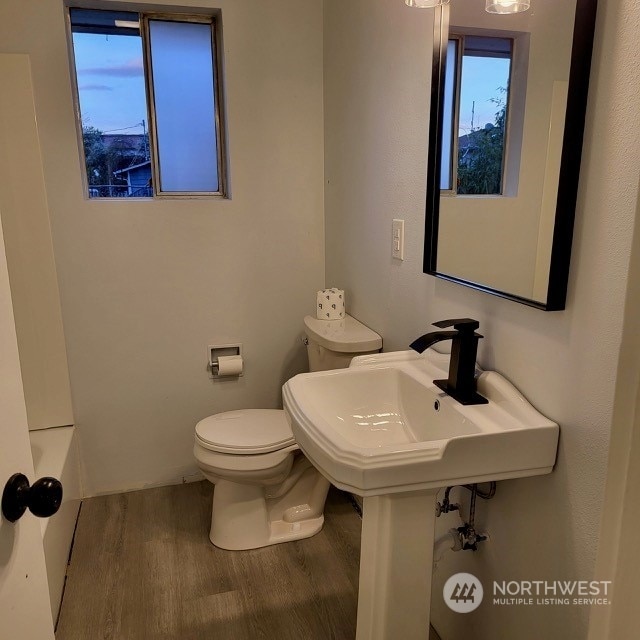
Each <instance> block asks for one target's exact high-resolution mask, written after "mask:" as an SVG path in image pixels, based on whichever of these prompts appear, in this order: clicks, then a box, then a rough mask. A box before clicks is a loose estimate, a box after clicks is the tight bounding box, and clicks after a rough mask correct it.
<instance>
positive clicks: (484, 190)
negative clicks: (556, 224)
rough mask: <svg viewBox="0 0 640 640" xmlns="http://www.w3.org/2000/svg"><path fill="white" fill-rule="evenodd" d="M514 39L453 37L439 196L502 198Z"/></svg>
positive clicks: (447, 67) (448, 61) (449, 48)
mask: <svg viewBox="0 0 640 640" xmlns="http://www.w3.org/2000/svg"><path fill="white" fill-rule="evenodd" d="M512 57H513V40H512V39H511V38H505V37H493V36H477V35H465V34H459V35H458V34H455V35H454V34H452V35H450V37H449V42H448V44H447V54H446V61H445V74H444V78H445V84H444V109H443V135H442V141H443V142H442V153H441V158H442V167H441V173H440V189H441V192H442V193H443V195H473V196H478V195H480V196H483V195H493V196H499V195H502V193H503V182H504V181H503V176H504V166H505V162H504V161H505V155H506V142H507V135H506V134H507V130H508V116H509V102H510V100H509V97H510V84H511V83H510V75H511V66H512V65H511V61H512Z"/></svg>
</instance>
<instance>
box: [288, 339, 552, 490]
mask: <svg viewBox="0 0 640 640" xmlns="http://www.w3.org/2000/svg"><path fill="white" fill-rule="evenodd" d="M442 364H443V363H442V356H441V355H440V354H437V353H435V352H433V351H427V352H426V354H425V356H418V355H417V354H416V355H415V356H410V355H408V354H406V353H405V352H398V353H397V354H384V355H382V356H378V357H375V356H369V357H367V358H366V359H364V362H363V361H362V360H360V362H358V361H356V362H355V363H354V366H352V367H350V368H349V369H339V370H335V371H322V372H317V373H308V374H302V375H298V376H295V377H294V378H292V379H291V380H289V381H288V382H287V383H286V384H285V386H284V390H283V393H284V407H285V410H286V412H287V414H288V416H289V418H290V422H291V428H292V430H293V434H294V436H295V438H296V441H297V442H298V444H299V445H300V448H301V449H302V450H303V451H304V452H305V454H306V455H307V457H308V458H309V459H310V460H311V461H312V462H313V464H314V465H315V466H316V467H317V468H318V469H319V470H320V471H321V472H322V473H323V474H324V475H325V476H326V477H327V478H328V479H329V480H330V481H331V482H332V483H333V484H335V485H336V486H338V487H340V488H342V489H346V490H348V491H352V492H354V493H356V494H359V495H362V496H371V495H384V494H388V493H396V492H405V491H414V490H420V489H430V488H437V487H443V486H450V485H459V484H469V483H474V482H483V481H487V480H504V479H508V478H518V477H524V476H532V475H539V474H544V473H549V472H550V471H551V470H552V468H553V465H554V463H555V458H556V450H557V446H558V432H559V428H558V425H557V424H556V423H554V422H552V421H550V420H548V419H547V418H545V417H544V416H543V415H541V414H540V413H538V411H536V410H535V409H534V408H533V407H532V406H531V405H530V404H529V403H528V402H527V401H526V400H525V399H524V398H523V396H522V395H521V394H520V393H519V392H518V391H517V389H516V388H515V387H514V386H513V385H511V383H509V382H508V381H507V380H505V378H503V377H502V376H501V375H500V374H498V373H496V372H494V371H485V372H484V373H482V374H481V375H480V378H479V380H478V391H479V393H481V394H482V395H483V396H485V397H486V398H487V399H488V400H489V403H488V404H485V405H473V406H464V405H462V404H460V403H459V402H457V401H456V400H454V399H453V398H451V397H450V396H448V395H446V394H445V393H444V392H443V391H441V390H440V389H439V388H438V387H436V386H435V385H434V384H433V380H434V379H437V378H442V377H446V372H445V371H443V370H442V368H441V366H442Z"/></svg>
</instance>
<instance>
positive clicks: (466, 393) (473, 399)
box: [409, 318, 488, 404]
mask: <svg viewBox="0 0 640 640" xmlns="http://www.w3.org/2000/svg"><path fill="white" fill-rule="evenodd" d="M433 325H434V326H435V327H439V328H440V329H445V328H447V327H453V328H454V331H432V332H431V333H426V334H425V335H423V336H421V337H420V338H418V339H417V340H414V341H413V342H412V343H411V344H410V345H409V346H410V347H411V348H412V349H413V350H414V351H417V352H418V353H422V352H423V351H425V350H426V349H428V348H429V347H430V346H431V345H434V344H435V343H436V342H440V341H441V340H452V345H451V359H450V361H449V378H448V379H447V380H434V381H433V382H434V384H436V385H437V386H438V387H440V389H442V390H443V391H444V392H446V393H447V394H448V395H450V396H451V397H452V398H455V399H456V400H457V401H458V402H460V403H461V404H487V402H488V400H487V399H486V398H484V397H483V396H481V395H480V394H479V393H478V392H477V391H476V354H477V352H478V340H479V339H480V338H482V337H483V336H481V335H480V334H479V333H476V329H478V328H479V327H480V323H479V322H478V321H477V320H472V319H471V318H460V319H458V320H440V322H434V323H433Z"/></svg>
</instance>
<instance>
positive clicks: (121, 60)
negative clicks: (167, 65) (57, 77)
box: [73, 33, 149, 134]
mask: <svg viewBox="0 0 640 640" xmlns="http://www.w3.org/2000/svg"><path fill="white" fill-rule="evenodd" d="M73 48H74V52H75V59H76V73H77V76H78V95H79V100H80V112H81V114H82V123H83V125H84V126H90V127H95V128H96V129H99V130H100V131H102V132H103V133H111V132H114V133H132V134H134V133H143V126H142V121H143V120H144V121H145V127H146V128H147V130H148V128H149V123H148V122H147V105H146V97H145V84H144V68H143V63H142V38H141V37H139V36H128V35H127V36H125V35H106V34H99V33H74V34H73Z"/></svg>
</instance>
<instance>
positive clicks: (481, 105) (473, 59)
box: [459, 55, 511, 136]
mask: <svg viewBox="0 0 640 640" xmlns="http://www.w3.org/2000/svg"><path fill="white" fill-rule="evenodd" d="M510 65H511V60H510V59H509V58H490V57H487V56H470V55H465V56H464V58H463V61H462V84H461V91H460V121H459V135H461V136H463V135H465V134H468V133H470V132H471V129H472V128H474V129H478V128H480V129H481V128H483V127H484V126H485V125H486V124H489V123H490V124H495V119H496V112H497V111H498V110H499V106H498V104H496V102H494V101H495V100H498V101H503V102H504V101H505V100H506V93H504V92H503V91H502V90H501V89H507V88H508V86H509V67H510ZM472 118H473V127H472Z"/></svg>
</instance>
